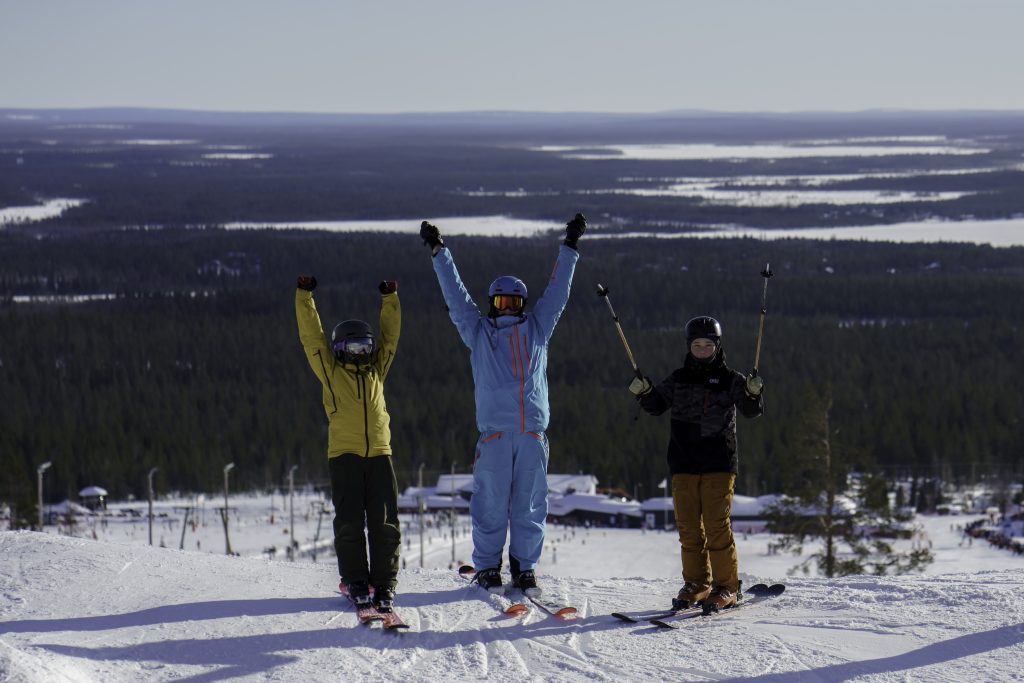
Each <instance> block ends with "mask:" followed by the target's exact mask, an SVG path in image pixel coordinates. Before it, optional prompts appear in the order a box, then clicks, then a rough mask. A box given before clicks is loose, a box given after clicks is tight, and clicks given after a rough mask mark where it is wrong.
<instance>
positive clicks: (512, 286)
mask: <svg viewBox="0 0 1024 683" xmlns="http://www.w3.org/2000/svg"><path fill="white" fill-rule="evenodd" d="M498 297H519V300H520V303H519V313H520V314H522V312H523V309H524V308H526V300H527V299H528V298H529V294H528V293H527V291H526V283H525V282H523V281H522V280H520V279H519V278H517V277H515V276H514V275H502V276H501V277H499V278H498V279H497V280H495V281H494V282H492V283H491V286H490V287H488V288H487V303H488V305H489V307H490V308H489V310H488V312H487V316H488V317H489V318H497V317H498V315H500V313H499V312H498V308H497V307H496V306H495V305H494V304H495V301H497V298H498Z"/></svg>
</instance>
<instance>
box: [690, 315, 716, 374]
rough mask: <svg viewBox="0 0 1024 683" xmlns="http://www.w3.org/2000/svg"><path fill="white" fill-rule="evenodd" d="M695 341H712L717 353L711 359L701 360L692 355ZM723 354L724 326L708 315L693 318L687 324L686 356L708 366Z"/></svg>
mask: <svg viewBox="0 0 1024 683" xmlns="http://www.w3.org/2000/svg"><path fill="white" fill-rule="evenodd" d="M695 339H710V340H711V341H713V342H715V353H714V354H713V355H712V356H711V357H710V358H705V359H699V358H696V357H695V356H693V354H691V353H690V345H691V344H693V342H694V340H695ZM721 353H722V326H721V324H719V322H718V321H717V320H715V319H714V318H710V317H708V316H706V315H701V316H697V317H696V318H691V319H690V320H689V321H687V323H686V354H687V356H689V357H691V358H693V359H694V360H696V361H697V362H698V363H701V364H708V363H712V362H714V360H715V359H716V358H718V357H719V356H720V354H721Z"/></svg>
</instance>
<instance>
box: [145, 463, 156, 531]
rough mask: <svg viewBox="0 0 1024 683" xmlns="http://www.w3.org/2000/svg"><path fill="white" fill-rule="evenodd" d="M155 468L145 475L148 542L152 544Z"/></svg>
mask: <svg viewBox="0 0 1024 683" xmlns="http://www.w3.org/2000/svg"><path fill="white" fill-rule="evenodd" d="M156 471H157V468H156V467H154V468H153V469H151V470H150V471H149V474H148V475H146V479H147V481H148V482H149V544H150V545H153V475H154V474H156Z"/></svg>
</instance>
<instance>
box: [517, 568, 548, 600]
mask: <svg viewBox="0 0 1024 683" xmlns="http://www.w3.org/2000/svg"><path fill="white" fill-rule="evenodd" d="M512 585H513V586H515V587H516V588H518V589H519V590H521V591H523V594H524V595H529V596H530V597H531V598H535V597H537V596H539V595H540V593H541V591H540V588H539V587H538V586H537V576H536V575H535V574H534V573H533V570H532V569H525V570H523V571H521V572H519V573H518V574H517V575H516V576H514V577H513V578H512Z"/></svg>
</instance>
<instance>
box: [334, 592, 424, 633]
mask: <svg viewBox="0 0 1024 683" xmlns="http://www.w3.org/2000/svg"><path fill="white" fill-rule="evenodd" d="M338 590H339V591H340V592H341V594H342V595H343V596H345V599H346V600H348V601H349V603H351V605H352V606H353V607H355V608H356V618H358V619H359V623H360V624H362V625H364V626H365V625H369V624H372V623H373V622H375V621H380V622H384V627H385V628H402V627H400V626H390V627H389V626H388V625H387V622H388V617H387V616H386V614H385V613H383V612H378V611H377V608H376V607H374V606H373V605H367V606H365V607H360V606H359V605H357V604H356V602H355V600H353V599H352V596H351V595H349V593H348V586H347V585H345V584H344V583H341V584H338ZM371 595H372V589H371ZM391 614H394V612H391ZM395 618H397V619H398V621H399V622H401V623H402V624H405V622H404V621H402V620H401V619H400V618H398V615H397V614H395ZM392 621H393V619H392ZM404 628H408V626H405V627H404Z"/></svg>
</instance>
